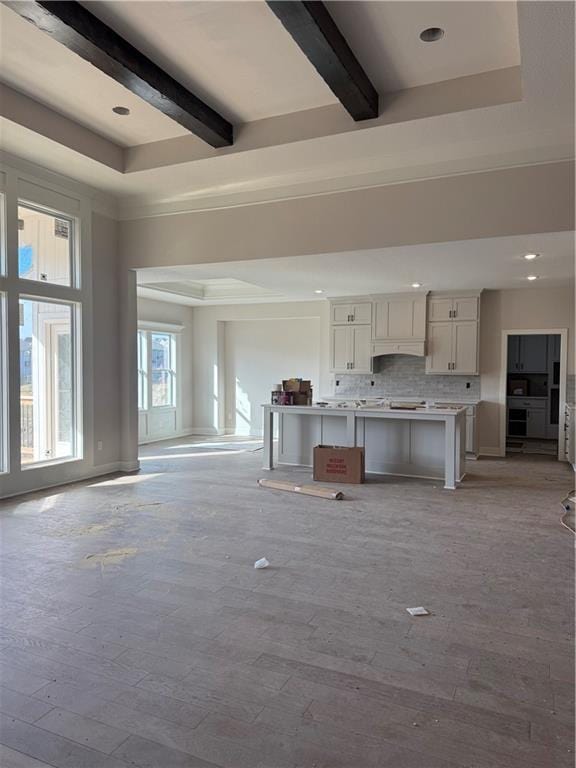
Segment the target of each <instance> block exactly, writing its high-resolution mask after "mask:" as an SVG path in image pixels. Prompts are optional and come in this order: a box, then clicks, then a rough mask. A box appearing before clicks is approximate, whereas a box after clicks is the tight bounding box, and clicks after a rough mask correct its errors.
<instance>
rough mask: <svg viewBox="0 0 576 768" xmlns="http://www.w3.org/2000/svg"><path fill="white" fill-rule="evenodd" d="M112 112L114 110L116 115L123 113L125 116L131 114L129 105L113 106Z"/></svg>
mask: <svg viewBox="0 0 576 768" xmlns="http://www.w3.org/2000/svg"><path fill="white" fill-rule="evenodd" d="M112 112H114V114H116V115H123V116H125V115H129V114H130V110H129V109H128V107H112Z"/></svg>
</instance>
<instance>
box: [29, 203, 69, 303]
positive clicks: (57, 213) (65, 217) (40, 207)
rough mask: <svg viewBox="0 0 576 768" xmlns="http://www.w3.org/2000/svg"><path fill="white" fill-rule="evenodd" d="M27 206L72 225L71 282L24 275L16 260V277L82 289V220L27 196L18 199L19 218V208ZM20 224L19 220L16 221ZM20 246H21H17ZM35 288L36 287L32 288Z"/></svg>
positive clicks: (34, 282) (33, 282)
mask: <svg viewBox="0 0 576 768" xmlns="http://www.w3.org/2000/svg"><path fill="white" fill-rule="evenodd" d="M20 207H22V208H27V209H28V210H30V211H35V212H36V213H43V214H45V215H46V216H52V217H53V218H54V219H55V220H56V219H61V220H62V221H67V222H68V224H69V225H70V234H71V236H70V237H69V242H70V255H69V256H70V263H69V265H68V268H69V270H70V282H69V283H68V284H62V283H54V282H51V281H49V280H38V279H36V278H33V277H22V276H21V275H20V270H19V264H18V261H17V262H16V275H15V277H16V278H17V279H18V280H21V281H22V282H23V283H25V284H29V285H42V286H47V287H50V286H54V287H57V288H67V289H69V290H77V291H79V290H81V288H82V285H81V268H80V221H79V219H78V217H77V216H73V215H72V214H70V213H65V212H62V211H58V210H56V209H55V208H51V207H49V206H46V205H40V204H38V203H34V202H32V201H30V200H28V199H27V198H23V197H18V198H17V200H16V216H17V219H18V218H19V216H18V209H19V208H20ZM16 223H17V224H18V222H16ZM17 247H18V248H19V246H17ZM31 290H34V289H31Z"/></svg>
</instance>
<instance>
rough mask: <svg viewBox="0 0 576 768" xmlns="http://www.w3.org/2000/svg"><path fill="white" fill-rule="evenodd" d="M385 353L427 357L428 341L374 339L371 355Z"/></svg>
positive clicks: (375, 355) (378, 355)
mask: <svg viewBox="0 0 576 768" xmlns="http://www.w3.org/2000/svg"><path fill="white" fill-rule="evenodd" d="M383 355H414V356H415V357H425V355H426V342H424V341H373V342H372V350H371V356H372V357H373V358H374V357H382V356H383Z"/></svg>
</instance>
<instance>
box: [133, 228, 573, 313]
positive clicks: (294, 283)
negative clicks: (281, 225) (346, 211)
mask: <svg viewBox="0 0 576 768" xmlns="http://www.w3.org/2000/svg"><path fill="white" fill-rule="evenodd" d="M530 252H536V253H538V254H540V256H539V258H538V259H536V260H534V261H531V262H527V261H526V260H525V259H524V258H523V257H524V254H526V253H530ZM530 274H534V275H537V276H538V280H536V281H534V282H529V281H528V280H526V277H527V275H530ZM214 278H220V279H222V278H226V279H227V280H231V279H233V280H239V281H242V282H243V283H248V284H251V285H252V286H256V287H257V288H259V289H264V290H266V291H269V292H271V293H272V294H274V295H273V296H271V295H262V296H258V292H257V290H255V291H252V295H251V296H247V295H243V293H242V292H243V291H245V290H246V288H245V286H242V288H241V289H240V290H238V291H237V292H236V293H234V292H233V291H230V292H228V293H227V295H226V296H223V297H221V298H216V297H214V296H212V297H211V296H206V297H200V298H198V297H197V294H196V293H194V291H195V290H196V289H195V288H193V287H192V286H193V285H194V284H195V283H198V282H201V281H207V280H213V279H214ZM573 280H574V233H573V232H554V233H546V234H540V235H522V236H515V237H502V238H490V239H485V240H465V241H461V242H450V243H435V244H430V245H415V246H405V247H398V248H384V249H380V250H373V251H361V252H354V253H346V252H345V253H327V254H317V255H313V256H297V257H289V258H283V259H264V260H255V261H243V262H228V263H220V264H208V265H207V264H195V265H190V266H184V267H173V268H168V269H165V268H164V269H144V270H139V272H138V283H139V285H140V286H141V289H144V292H142V290H141V295H146V296H148V297H150V298H154V297H155V298H158V299H162V300H166V301H175V302H177V303H182V304H188V305H190V306H201V305H209V304H222V303H226V304H232V303H245V302H247V301H249V302H250V303H254V302H255V301H260V302H270V301H300V300H312V299H319V298H320V299H321V298H326V297H330V296H354V295H366V294H371V293H391V292H401V291H411V290H413V289H412V288H411V283H413V282H420V283H422V290H452V289H453V290H462V289H468V288H470V289H479V288H484V289H505V288H523V289H526V290H530V288H531V287H546V286H547V287H557V286H561V285H565V284H566V283H567V282H569V281H573ZM150 283H153V284H155V292H150V291H149V290H147V289H146V287H145V286H146V285H147V284H150ZM161 283H169V284H170V285H169V290H170V293H160V292H158V288H159V287H161V286H160V285H159V284H161ZM317 289H319V290H323V291H324V293H323V294H321V295H318V294H315V293H314V291H315V290H317ZM174 290H179V291H181V294H182V295H176V294H175V293H174ZM186 293H188V294H189V295H188V296H186V295H185V294H186Z"/></svg>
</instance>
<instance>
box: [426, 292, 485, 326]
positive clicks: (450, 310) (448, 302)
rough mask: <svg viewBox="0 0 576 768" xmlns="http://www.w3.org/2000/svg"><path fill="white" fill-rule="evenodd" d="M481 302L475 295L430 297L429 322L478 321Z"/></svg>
mask: <svg viewBox="0 0 576 768" xmlns="http://www.w3.org/2000/svg"><path fill="white" fill-rule="evenodd" d="M479 300H480V297H479V295H478V294H477V293H475V294H474V295H462V296H448V295H445V294H441V295H435V296H430V298H429V299H428V321H429V322H431V323H435V322H444V321H446V320H478V318H479Z"/></svg>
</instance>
